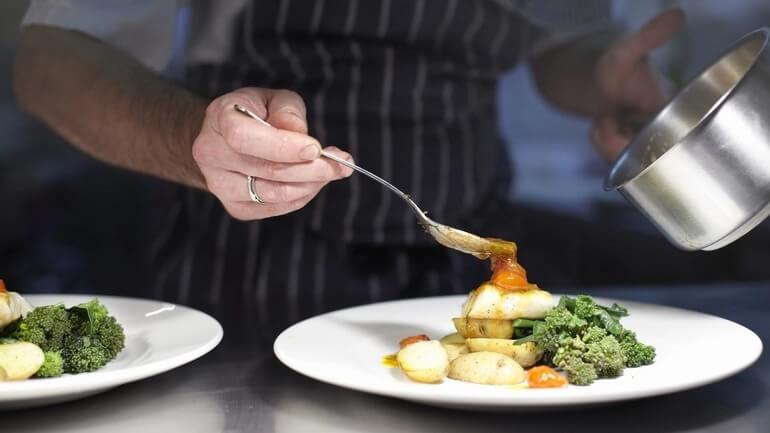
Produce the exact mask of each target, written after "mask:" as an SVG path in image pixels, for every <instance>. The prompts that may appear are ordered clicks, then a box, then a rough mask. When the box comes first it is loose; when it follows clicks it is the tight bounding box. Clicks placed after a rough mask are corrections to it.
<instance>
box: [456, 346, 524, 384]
mask: <svg viewBox="0 0 770 433" xmlns="http://www.w3.org/2000/svg"><path fill="white" fill-rule="evenodd" d="M449 377H451V378H452V379H457V380H462V381H464V382H472V383H478V384H482V385H516V384H519V383H522V382H524V380H525V378H526V374H525V373H524V369H523V368H521V366H520V365H519V364H518V363H517V362H516V361H514V360H513V359H512V358H510V357H508V356H505V355H502V354H499V353H496V352H474V353H468V354H465V355H460V356H458V357H457V359H455V360H454V361H452V364H451V365H450V366H449Z"/></svg>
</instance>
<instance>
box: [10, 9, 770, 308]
mask: <svg viewBox="0 0 770 433" xmlns="http://www.w3.org/2000/svg"><path fill="white" fill-rule="evenodd" d="M672 4H678V5H680V6H681V7H682V8H683V9H684V10H685V12H686V13H687V16H688V21H687V26H686V30H685V32H684V33H683V34H682V35H681V36H680V37H679V38H677V39H676V40H675V41H674V42H673V43H671V44H669V45H668V46H666V47H665V48H663V49H661V50H659V51H658V52H656V53H655V55H654V59H653V60H654V62H655V63H656V64H657V65H658V66H659V67H660V69H661V70H663V71H664V73H665V74H666V75H668V76H669V77H671V78H672V79H673V80H674V81H677V82H680V83H681V82H682V80H686V79H688V78H689V77H691V76H692V75H694V74H695V73H696V72H697V71H698V70H700V69H701V68H703V67H704V66H706V65H707V64H708V63H709V62H710V61H711V60H713V59H714V58H715V57H716V56H718V55H719V53H720V52H721V51H723V50H725V49H727V48H728V47H729V46H730V45H731V44H732V42H733V41H734V40H736V39H737V38H739V37H740V36H742V35H743V34H745V33H747V32H749V31H751V30H753V29H755V28H757V27H761V26H763V25H766V24H767V23H770V3H768V2H766V1H761V0H739V1H730V2H724V1H720V0H698V1H696V0H690V1H679V2H671V1H630V0H626V1H615V2H614V4H613V6H614V16H615V19H616V21H617V23H618V24H619V25H624V26H629V27H633V28H636V27H638V26H639V25H640V24H641V23H643V22H644V21H646V20H647V19H648V18H650V17H652V16H653V15H654V14H655V13H656V12H657V11H659V10H661V9H663V8H665V7H667V6H670V5H672ZM26 5H27V2H26V1H21V0H14V1H5V2H0V137H1V139H0V277H2V278H4V279H6V280H7V282H8V283H9V286H10V287H11V288H14V289H18V290H21V291H25V292H61V291H77V292H93V293H126V294H129V293H135V294H141V293H144V290H143V288H144V287H147V284H148V280H147V275H146V274H145V271H144V269H145V265H146V263H145V262H144V260H146V259H145V257H147V251H148V249H150V247H151V242H152V241H151V237H150V233H152V230H153V228H154V226H155V224H157V221H156V220H157V216H158V215H161V212H159V211H158V210H159V209H162V208H163V207H164V206H165V204H166V202H167V200H168V194H169V192H170V186H169V185H167V184H165V183H163V182H161V181H157V180H154V179H150V178H147V177H144V176H140V175H136V174H133V173H129V172H126V171H122V170H118V169H114V168H112V167H108V166H106V165H103V164H101V163H98V162H96V161H93V160H91V159H89V158H87V157H85V156H83V155H81V154H80V153H78V152H77V151H75V150H74V149H73V148H72V147H71V146H69V145H68V144H67V143H65V142H63V141H62V140H61V139H59V138H58V137H57V136H56V135H55V134H53V133H51V132H50V131H48V130H47V128H46V127H45V126H43V125H41V124H40V123H38V122H36V121H35V120H33V119H31V118H29V117H27V116H25V115H24V114H22V113H21V112H20V111H19V110H18V109H17V108H16V106H15V103H14V99H13V94H12V91H11V79H12V68H13V58H14V49H15V44H16V42H17V38H18V31H19V28H18V23H19V22H20V21H21V17H22V16H23V14H24V11H25V9H26ZM499 101H500V102H499V105H500V129H501V132H502V133H503V135H504V136H505V138H506V140H507V141H508V143H509V144H510V148H511V154H512V156H513V158H512V159H513V161H512V163H513V164H514V165H515V169H516V179H515V182H514V184H513V185H512V186H511V200H512V201H514V202H515V203H517V204H518V211H517V214H516V215H511V216H510V218H511V221H512V224H523V227H525V228H526V231H527V235H526V240H521V257H522V262H523V263H524V265H525V266H526V267H527V268H528V269H529V272H530V276H531V277H532V279H533V280H534V281H537V282H538V283H540V284H541V285H543V286H545V287H562V288H565V287H581V286H586V285H603V286H606V285H629V284H664V283H665V284H680V283H699V282H707V281H708V282H711V281H743V280H768V279H770V225H768V223H765V224H763V225H760V226H759V227H758V228H757V229H755V230H754V231H753V232H751V233H750V234H748V235H747V236H745V237H744V238H743V239H741V240H739V241H738V242H736V243H734V244H732V245H730V246H728V247H726V248H724V249H722V250H720V251H717V252H711V253H703V252H699V253H693V252H682V251H679V250H676V249H675V248H674V247H673V246H671V245H670V244H668V243H667V241H665V240H664V239H663V238H662V237H661V236H660V235H659V234H658V233H657V231H656V230H655V229H654V228H653V227H652V226H651V225H650V224H649V223H648V222H647V221H646V220H644V219H643V217H642V216H641V215H640V214H638V213H637V212H636V211H635V210H634V209H632V208H631V207H630V206H629V205H628V204H626V203H625V202H624V201H623V200H622V198H621V197H620V196H619V195H618V194H617V193H607V192H604V191H602V189H601V181H602V178H603V176H604V174H605V173H606V171H607V165H606V164H605V163H604V162H602V161H600V160H599V159H598V157H597V156H596V155H595V154H594V153H593V150H592V149H591V145H590V143H589V141H588V127H589V124H588V122H587V121H586V120H583V119H578V118H574V117H570V116H566V115H564V114H561V113H558V112H555V111H554V110H552V109H551V108H549V107H548V106H546V105H545V104H544V103H543V101H542V100H541V99H540V98H539V96H538V95H537V94H536V92H535V91H534V88H533V87H532V84H531V80H530V76H529V73H528V71H527V69H526V68H524V67H519V68H517V69H515V70H513V71H510V72H509V73H508V74H506V75H505V77H504V78H503V80H502V82H501V86H500V94H499ZM768 170H770V167H768Z"/></svg>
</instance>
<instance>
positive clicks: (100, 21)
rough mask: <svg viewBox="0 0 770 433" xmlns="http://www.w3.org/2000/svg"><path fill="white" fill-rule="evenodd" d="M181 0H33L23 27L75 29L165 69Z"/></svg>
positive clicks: (156, 68) (151, 66)
mask: <svg viewBox="0 0 770 433" xmlns="http://www.w3.org/2000/svg"><path fill="white" fill-rule="evenodd" d="M179 7H180V4H179V2H178V0H129V1H127V0H31V1H30V5H29V9H27V12H26V14H25V15H24V19H23V20H22V26H28V25H34V24H37V25H45V26H51V27H57V28H61V29H68V30H76V31H80V32H83V33H85V34H88V35H90V36H92V37H94V38H97V39H99V40H101V41H103V42H105V43H108V44H110V45H112V46H115V47H117V48H120V49H121V50H123V51H125V52H127V53H128V54H129V55H131V56H132V57H134V58H135V59H137V60H138V61H140V62H141V63H143V64H144V65H145V66H147V67H149V68H151V69H153V70H155V71H162V70H164V69H165V68H166V67H167V66H168V65H169V63H170V61H171V59H172V56H173V53H174V45H175V42H176V27H177V26H176V22H177V13H178V10H179Z"/></svg>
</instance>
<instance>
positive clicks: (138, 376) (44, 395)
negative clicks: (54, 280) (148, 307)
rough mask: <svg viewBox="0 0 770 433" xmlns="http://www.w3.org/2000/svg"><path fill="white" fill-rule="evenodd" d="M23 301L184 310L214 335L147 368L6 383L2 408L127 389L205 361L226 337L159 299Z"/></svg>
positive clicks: (216, 325)
mask: <svg viewBox="0 0 770 433" xmlns="http://www.w3.org/2000/svg"><path fill="white" fill-rule="evenodd" d="M24 298H25V299H27V301H29V302H30V303H31V304H32V305H38V303H36V302H35V300H36V299H50V298H56V299H61V301H60V302H62V303H64V304H66V305H67V306H70V305H74V304H77V303H81V302H85V301H88V300H90V299H93V298H98V299H99V300H100V301H103V302H104V303H105V304H106V305H108V308H109V304H110V303H111V302H125V303H140V302H150V303H156V304H158V305H162V306H173V308H174V309H181V310H185V311H186V312H187V313H188V314H194V315H196V316H198V318H199V319H201V320H204V321H206V322H208V323H207V325H210V326H212V330H213V331H214V335H213V336H212V338H210V339H208V340H207V341H205V342H201V344H200V345H199V346H198V347H196V348H195V349H190V350H188V351H186V352H183V353H179V354H177V355H174V356H170V357H166V358H162V359H158V360H155V361H152V362H148V363H146V364H140V365H133V366H126V367H122V368H120V369H116V370H109V371H106V370H97V371H95V372H91V373H81V374H77V375H65V376H61V377H56V378H46V379H31V380H26V381H18V382H3V383H0V389H2V388H5V389H4V390H3V392H0V405H2V404H4V403H8V404H13V403H15V402H20V401H26V400H35V399H48V398H54V397H61V396H65V395H68V394H81V393H82V394H84V395H85V394H86V393H88V392H90V391H93V392H97V391H98V390H107V389H110V388H114V387H117V386H120V385H125V384H127V383H131V382H135V381H138V380H142V379H146V378H149V377H152V376H156V375H158V374H161V373H165V372H167V371H170V370H173V369H175V368H178V367H180V366H182V365H185V364H187V363H190V362H192V361H194V360H196V359H198V358H200V357H202V356H203V355H205V354H207V353H208V352H210V351H211V350H213V349H214V348H216V347H217V346H218V345H219V343H220V342H221V341H222V338H223V336H224V330H223V328H222V325H221V324H220V323H219V322H218V321H217V320H216V319H214V318H213V317H211V316H210V315H208V314H206V313H204V312H202V311H199V310H196V309H194V308H191V307H187V306H184V305H179V304H175V303H172V302H166V301H162V300H157V299H149V298H138V297H129V296H114V295H93V294H75V293H67V294H59V293H53V294H29V295H24Z"/></svg>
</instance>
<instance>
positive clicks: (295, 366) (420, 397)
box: [273, 294, 763, 408]
mask: <svg viewBox="0 0 770 433" xmlns="http://www.w3.org/2000/svg"><path fill="white" fill-rule="evenodd" d="M565 295H566V296H575V295H573V294H565ZM560 296H562V295H560V294H554V298H555V299H558V297H560ZM592 297H593V298H594V299H595V300H596V301H597V302H599V303H602V304H607V303H613V302H616V303H618V304H620V305H623V306H624V307H625V306H627V307H629V309H633V308H634V307H637V308H638V307H648V308H649V307H653V308H655V309H662V310H668V311H671V312H679V313H685V314H697V315H700V316H704V317H708V318H711V319H716V320H719V321H722V322H724V323H725V324H726V325H728V326H734V327H737V328H738V329H739V330H740V331H741V332H745V333H746V334H747V335H750V338H751V340H752V341H753V346H752V349H753V351H752V353H751V355H750V356H747V357H746V359H745V360H744V361H743V362H741V363H736V364H735V365H732V366H731V367H730V368H729V369H725V370H724V371H722V372H720V374H715V375H713V376H711V377H708V378H703V379H701V380H696V381H691V382H688V383H686V384H684V383H683V384H677V385H672V386H668V387H665V388H661V387H649V388H642V389H636V390H633V391H631V392H628V393H626V394H624V395H622V397H618V396H617V395H616V394H617V393H616V392H602V391H594V392H591V393H590V394H586V395H584V396H581V397H580V398H579V399H575V397H574V396H566V398H565V396H563V395H562V396H558V395H548V394H546V393H547V392H548V391H549V390H543V389H529V390H526V392H528V393H529V392H531V395H529V396H528V397H529V399H527V400H521V399H520V400H517V401H515V402H512V401H510V400H501V399H500V398H499V397H498V396H491V397H489V398H479V397H478V396H472V397H467V396H464V395H462V394H460V395H457V394H451V395H450V394H436V393H433V392H432V387H431V385H423V384H417V385H418V386H415V387H402V388H400V389H398V390H397V391H396V390H394V388H393V387H391V388H383V387H380V386H375V385H370V384H367V383H366V382H357V383H350V382H349V381H345V380H342V379H340V378H335V377H328V376H325V375H323V374H319V373H317V372H314V371H309V370H308V369H306V368H304V366H303V365H301V363H299V362H296V361H295V360H294V359H293V358H292V357H291V356H290V355H289V354H288V353H287V352H286V351H285V350H284V347H285V346H286V344H285V342H286V340H287V338H288V336H289V335H290V334H291V333H292V332H294V331H295V330H296V329H297V328H301V327H302V326H308V324H312V323H313V321H316V320H324V319H326V318H328V317H333V316H335V315H338V314H344V313H348V312H350V311H353V310H358V309H365V308H372V307H380V306H383V305H386V304H387V305H393V304H400V303H410V302H415V301H424V300H438V301H442V300H457V301H458V303H459V302H463V301H464V300H465V299H466V296H465V295H448V296H434V297H423V298H411V299H399V300H393V301H385V302H379V303H373V304H366V305H359V306H353V307H348V308H343V309H340V310H335V311H331V312H328V313H324V314H321V315H318V316H314V317H311V318H308V319H305V320H302V321H300V322H297V323H295V324H294V325H292V326H290V327H288V328H286V329H285V330H284V331H283V332H281V333H280V334H279V335H278V337H277V338H276V339H275V341H274V343H273V352H274V353H275V356H276V357H277V358H278V360H279V361H281V362H282V363H283V364H284V365H285V366H287V367H288V368H290V369H292V370H294V371H295V372H297V373H300V374H302V375H304V376H307V377H310V378H312V379H315V380H318V381H320V382H324V383H328V384H331V385H335V386H339V387H342V388H346V389H351V390H355V391H360V392H364V393H369V394H374V395H381V396H386V397H393V398H397V399H402V400H409V401H415V402H420V403H426V404H436V405H440V406H447V407H450V406H454V407H476V408H482V407H492V408H516V407H521V408H534V407H550V406H564V407H566V406H582V405H595V404H605V403H612V402H620V401H627V400H635V399H641V398H646V397H653V396H659V395H665V394H672V393H676V392H680V391H685V390H689V389H694V388H698V387H701V386H704V385H708V384H711V383H715V382H718V381H720V380H723V379H726V378H728V377H730V376H733V375H735V374H737V373H739V372H741V371H743V370H745V369H746V368H748V367H750V366H751V365H752V364H754V363H755V362H756V361H757V359H759V356H760V355H761V354H762V351H763V343H762V340H761V338H759V336H758V335H757V334H756V333H755V332H754V331H752V330H751V329H749V328H747V327H745V326H743V325H741V324H739V323H736V322H733V321H731V320H729V319H725V318H723V317H719V316H716V315H713V314H708V313H703V312H700V311H695V310H688V309H685V308H679V307H673V306H668V305H660V304H653V303H647V302H639V301H632V300H627V299H616V298H607V297H600V296H592ZM606 380H613V379H606ZM474 386H484V385H474ZM589 388H590V386H589V387H585V388H584V389H589Z"/></svg>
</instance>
